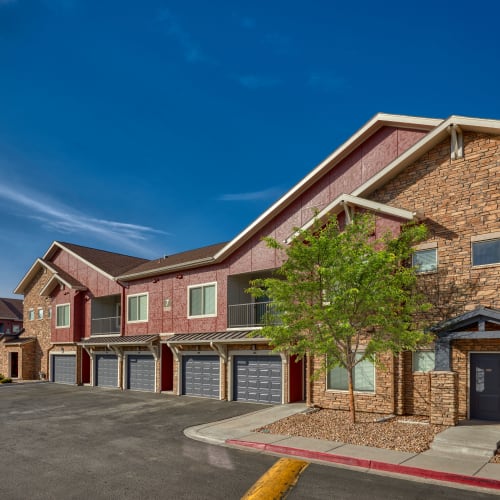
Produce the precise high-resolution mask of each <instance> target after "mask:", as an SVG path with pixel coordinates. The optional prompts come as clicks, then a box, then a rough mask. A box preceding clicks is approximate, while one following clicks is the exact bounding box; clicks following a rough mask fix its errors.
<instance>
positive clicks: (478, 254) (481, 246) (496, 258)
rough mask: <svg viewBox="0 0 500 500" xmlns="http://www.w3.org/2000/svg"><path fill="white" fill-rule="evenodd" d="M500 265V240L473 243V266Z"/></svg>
mask: <svg viewBox="0 0 500 500" xmlns="http://www.w3.org/2000/svg"><path fill="white" fill-rule="evenodd" d="M499 263H500V238H496V239H489V240H481V241H473V242H472V265H473V266H484V265H487V264H499Z"/></svg>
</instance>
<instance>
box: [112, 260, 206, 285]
mask: <svg viewBox="0 0 500 500" xmlns="http://www.w3.org/2000/svg"><path fill="white" fill-rule="evenodd" d="M214 260H215V259H214V257H205V258H203V259H197V260H190V261H188V262H183V263H182V264H176V265H173V266H165V267H159V268H156V269H151V271H143V272H141V273H132V274H122V275H121V276H118V277H117V278H116V279H119V280H131V279H135V278H146V277H148V276H158V275H160V274H166V273H169V272H173V271H180V270H182V269H192V268H193V267H198V266H203V265H205V264H211V263H212V262H213V261H214Z"/></svg>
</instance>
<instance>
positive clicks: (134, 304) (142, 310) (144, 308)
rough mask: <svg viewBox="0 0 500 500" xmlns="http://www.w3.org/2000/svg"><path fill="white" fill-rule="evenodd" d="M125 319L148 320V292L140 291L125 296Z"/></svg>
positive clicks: (132, 320) (133, 320)
mask: <svg viewBox="0 0 500 500" xmlns="http://www.w3.org/2000/svg"><path fill="white" fill-rule="evenodd" d="M127 311H128V312H127V321H128V322H129V323H133V322H138V321H147V320H148V294H147V293H140V294H136V295H129V296H128V297H127Z"/></svg>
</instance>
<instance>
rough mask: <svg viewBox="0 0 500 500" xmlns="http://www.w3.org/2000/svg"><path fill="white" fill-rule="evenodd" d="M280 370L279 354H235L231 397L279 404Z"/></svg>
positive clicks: (280, 392)
mask: <svg viewBox="0 0 500 500" xmlns="http://www.w3.org/2000/svg"><path fill="white" fill-rule="evenodd" d="M281 370H282V362H281V357H279V356H243V355H242V356H235V357H234V381H233V399H235V400H236V401H252V402H257V403H271V404H280V403H281V400H282V381H281V373H282V372H281Z"/></svg>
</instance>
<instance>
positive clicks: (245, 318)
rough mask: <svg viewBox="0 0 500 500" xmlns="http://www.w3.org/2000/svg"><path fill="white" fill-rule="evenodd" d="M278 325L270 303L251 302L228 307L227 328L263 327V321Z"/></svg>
mask: <svg viewBox="0 0 500 500" xmlns="http://www.w3.org/2000/svg"><path fill="white" fill-rule="evenodd" d="M266 320H267V321H268V322H269V321H271V323H272V324H278V323H279V317H278V316H277V315H276V316H275V315H274V308H273V303H272V302H252V303H250V304H233V305H230V306H228V328H251V327H259V326H264V325H265V321H266Z"/></svg>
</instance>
